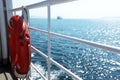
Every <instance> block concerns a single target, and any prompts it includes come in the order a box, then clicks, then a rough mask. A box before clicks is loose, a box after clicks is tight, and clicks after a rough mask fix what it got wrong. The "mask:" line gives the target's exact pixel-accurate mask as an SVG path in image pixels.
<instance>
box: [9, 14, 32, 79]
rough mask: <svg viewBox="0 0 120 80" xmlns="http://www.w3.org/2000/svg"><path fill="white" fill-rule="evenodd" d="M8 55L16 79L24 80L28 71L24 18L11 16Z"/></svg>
mask: <svg viewBox="0 0 120 80" xmlns="http://www.w3.org/2000/svg"><path fill="white" fill-rule="evenodd" d="M8 33H9V38H8V43H9V53H10V60H11V65H12V69H13V71H14V74H15V76H16V77H18V78H24V77H26V75H27V74H28V72H29V70H30V63H31V44H30V34H29V30H28V28H27V24H26V23H25V21H24V18H23V17H21V16H13V17H12V18H11V19H10V24H9V28H8Z"/></svg>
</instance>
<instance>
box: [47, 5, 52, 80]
mask: <svg viewBox="0 0 120 80" xmlns="http://www.w3.org/2000/svg"><path fill="white" fill-rule="evenodd" d="M47 8H48V80H50V72H51V71H50V67H51V63H50V56H51V43H50V22H51V14H50V5H49V6H48V7H47Z"/></svg>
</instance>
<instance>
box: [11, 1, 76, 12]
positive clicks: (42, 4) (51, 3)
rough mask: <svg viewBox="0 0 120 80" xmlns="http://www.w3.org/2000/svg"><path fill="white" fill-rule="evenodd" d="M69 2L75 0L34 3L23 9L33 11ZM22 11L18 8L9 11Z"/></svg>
mask: <svg viewBox="0 0 120 80" xmlns="http://www.w3.org/2000/svg"><path fill="white" fill-rule="evenodd" d="M71 1H75V0H47V1H42V2H38V3H35V4H31V5H27V6H25V7H26V8H27V9H34V8H39V7H45V6H50V5H55V4H60V3H66V2H71ZM22 9H23V7H19V8H15V9H11V10H10V11H19V10H22Z"/></svg>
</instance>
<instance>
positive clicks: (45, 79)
mask: <svg viewBox="0 0 120 80" xmlns="http://www.w3.org/2000/svg"><path fill="white" fill-rule="evenodd" d="M31 66H32V67H33V68H34V69H35V70H36V71H37V73H39V75H40V76H41V77H42V78H43V79H44V80H47V78H46V77H45V76H44V75H43V74H42V73H41V72H40V71H39V70H38V69H37V68H36V67H35V66H34V64H33V63H31Z"/></svg>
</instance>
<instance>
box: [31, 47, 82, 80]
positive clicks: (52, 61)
mask: <svg viewBox="0 0 120 80" xmlns="http://www.w3.org/2000/svg"><path fill="white" fill-rule="evenodd" d="M31 47H32V49H33V50H35V51H36V52H37V53H38V54H40V55H41V56H43V57H44V58H46V59H48V56H47V55H45V54H44V53H43V52H41V51H39V50H38V49H37V48H35V47H33V46H31ZM50 62H51V63H53V64H54V65H56V66H57V67H59V68H60V69H62V70H63V71H65V72H66V73H67V74H68V75H70V76H71V77H72V78H74V79H75V80H82V79H81V78H80V77H78V76H77V75H75V74H74V73H72V72H71V71H70V70H68V69H66V68H65V67H63V66H62V65H61V64H59V63H58V62H56V61H55V60H53V59H52V58H50Z"/></svg>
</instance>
